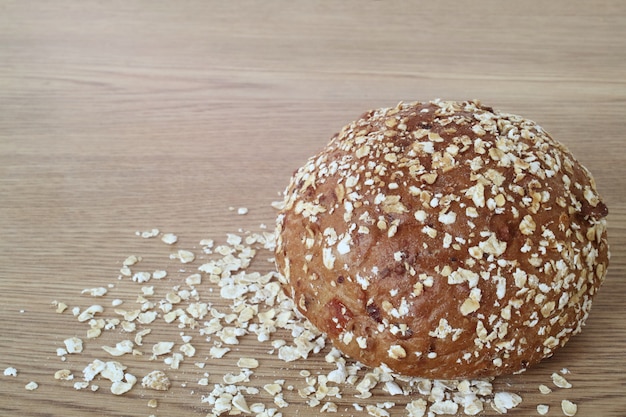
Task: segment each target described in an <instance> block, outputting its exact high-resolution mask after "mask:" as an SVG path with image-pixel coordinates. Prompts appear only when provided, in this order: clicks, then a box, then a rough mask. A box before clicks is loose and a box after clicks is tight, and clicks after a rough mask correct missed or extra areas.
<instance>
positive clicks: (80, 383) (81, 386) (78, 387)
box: [74, 381, 89, 391]
mask: <svg viewBox="0 0 626 417" xmlns="http://www.w3.org/2000/svg"><path fill="white" fill-rule="evenodd" d="M88 387H89V382H87V381H76V382H74V389H75V390H77V391H78V390H81V389H86V388H88Z"/></svg>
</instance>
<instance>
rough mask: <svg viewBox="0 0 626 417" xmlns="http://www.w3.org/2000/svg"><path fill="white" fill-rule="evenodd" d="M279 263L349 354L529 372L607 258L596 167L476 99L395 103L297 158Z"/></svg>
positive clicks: (574, 319)
mask: <svg viewBox="0 0 626 417" xmlns="http://www.w3.org/2000/svg"><path fill="white" fill-rule="evenodd" d="M284 203H285V204H284V209H283V210H282V211H281V212H280V214H279V216H278V220H277V236H278V239H277V247H276V263H277V267H278V270H279V272H280V273H281V274H282V278H281V279H282V282H283V284H284V287H285V290H286V293H287V294H288V295H290V296H291V297H293V299H294V301H295V303H296V305H297V307H298V309H299V310H300V311H301V312H302V314H303V315H304V316H306V317H307V318H308V319H309V320H310V321H311V322H312V323H313V324H314V325H315V326H316V327H317V328H318V329H319V330H321V331H323V332H325V333H326V334H327V335H328V337H329V338H330V339H331V340H332V342H333V344H334V345H335V346H336V347H337V348H339V349H340V350H341V351H343V352H344V353H345V354H346V355H348V356H350V357H352V358H353V359H355V360H358V361H359V362H361V363H363V364H366V365H369V366H387V367H388V368H390V369H391V370H392V371H394V372H396V373H399V374H404V375H411V376H419V377H425V378H434V379H457V378H477V377H490V376H496V375H500V374H508V373H514V372H521V371H523V370H525V369H526V368H527V367H529V366H531V365H533V364H535V363H537V362H539V361H540V360H542V359H543V358H546V357H549V356H551V355H552V354H553V353H554V351H555V350H556V349H557V348H559V347H561V346H563V345H564V344H565V343H566V342H567V341H568V340H569V338H570V337H571V336H572V335H574V334H576V333H579V332H580V331H581V328H582V326H583V324H584V322H585V319H586V318H587V316H588V314H589V310H590V308H591V302H592V298H593V296H594V295H595V294H596V292H597V290H598V287H599V286H600V284H601V283H602V281H603V280H604V277H605V273H606V269H607V265H608V261H609V252H608V249H609V248H608V242H607V234H606V220H605V217H606V216H607V214H608V210H607V207H606V205H605V204H604V203H603V202H602V201H601V199H600V197H599V195H598V193H597V191H596V186H595V183H594V181H593V179H592V177H591V175H590V173H589V171H588V170H587V169H586V168H584V167H583V166H582V165H581V164H580V163H579V162H578V161H577V160H576V159H575V158H574V157H573V156H572V154H571V153H570V152H569V151H568V150H567V149H566V148H565V147H564V146H563V145H561V144H560V143H558V142H557V141H555V140H554V139H552V137H550V135H549V134H548V133H547V132H546V131H544V130H543V129H542V128H541V127H540V126H538V125H537V124H535V123H534V122H532V121H530V120H527V119H524V118H523V117H520V116H516V115H512V114H506V113H501V112H499V111H495V110H493V109H492V108H490V107H486V106H483V105H481V104H480V103H479V102H478V101H468V102H446V101H439V100H436V101H432V102H427V103H419V102H416V103H410V104H404V103H400V104H398V106H396V107H395V108H385V109H379V110H374V111H369V112H367V113H365V114H364V115H362V116H361V117H360V118H359V119H358V120H356V121H354V122H352V123H350V124H349V125H347V126H345V127H344V128H343V129H342V130H341V132H340V133H338V134H336V135H335V136H334V137H333V138H332V140H331V141H330V143H328V145H327V146H326V147H325V148H324V149H323V150H322V151H321V152H320V153H319V154H318V155H316V156H314V157H312V158H310V159H309V160H308V162H307V163H306V164H305V165H304V166H303V167H302V168H300V169H299V170H298V171H297V172H296V173H295V175H294V176H293V178H292V179H291V182H290V184H289V186H288V188H287V190H286V191H285V202H284Z"/></svg>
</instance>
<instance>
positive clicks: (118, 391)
mask: <svg viewBox="0 0 626 417" xmlns="http://www.w3.org/2000/svg"><path fill="white" fill-rule="evenodd" d="M135 383H137V378H136V377H135V376H133V375H131V374H125V375H124V381H116V382H113V383H112V384H111V392H112V393H113V394H115V395H122V394H126V393H127V392H128V391H130V390H131V389H132V388H133V386H134V385H135Z"/></svg>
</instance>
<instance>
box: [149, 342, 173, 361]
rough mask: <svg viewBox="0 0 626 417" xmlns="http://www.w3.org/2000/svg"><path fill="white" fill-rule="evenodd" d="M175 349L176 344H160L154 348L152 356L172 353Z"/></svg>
mask: <svg viewBox="0 0 626 417" xmlns="http://www.w3.org/2000/svg"><path fill="white" fill-rule="evenodd" d="M173 347H174V342H159V343H156V344H155V345H154V346H152V354H153V355H154V356H155V357H156V356H160V355H165V354H166V353H170V352H171V351H172V348H173Z"/></svg>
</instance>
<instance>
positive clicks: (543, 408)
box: [537, 404, 550, 416]
mask: <svg viewBox="0 0 626 417" xmlns="http://www.w3.org/2000/svg"><path fill="white" fill-rule="evenodd" d="M548 411H550V406H549V405H546V404H539V405H538V406H537V414H539V415H542V416H545V415H546V414H548Z"/></svg>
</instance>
